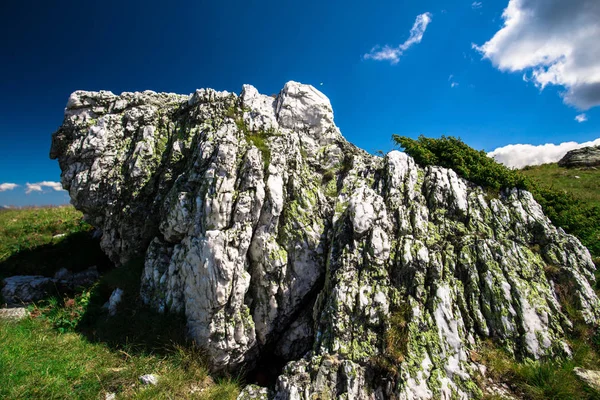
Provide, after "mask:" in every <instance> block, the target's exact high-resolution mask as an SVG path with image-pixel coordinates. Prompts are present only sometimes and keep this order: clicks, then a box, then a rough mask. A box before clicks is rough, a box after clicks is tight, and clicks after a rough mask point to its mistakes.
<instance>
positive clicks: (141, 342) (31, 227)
mask: <svg viewBox="0 0 600 400" xmlns="http://www.w3.org/2000/svg"><path fill="white" fill-rule="evenodd" d="M91 233H92V227H91V226H90V225H88V224H87V223H85V222H84V221H83V220H82V214H81V213H80V212H78V211H76V210H75V209H74V208H73V207H70V206H69V207H55V208H30V209H19V210H3V211H0V278H2V277H7V276H11V275H27V274H36V275H47V276H51V275H53V274H54V272H55V271H56V270H58V269H59V268H61V267H66V268H67V269H71V270H74V271H75V270H81V269H85V268H88V267H89V266H91V265H96V266H98V268H99V270H101V271H102V272H104V275H103V277H102V278H101V279H100V281H98V282H96V283H95V284H94V285H93V286H92V287H89V288H84V289H83V290H82V291H80V292H79V293H69V294H64V295H63V297H54V298H50V299H47V300H44V301H41V302H39V303H38V304H35V305H31V306H29V309H30V311H31V317H29V318H27V319H25V320H22V321H20V322H14V321H8V320H0V398H1V399H9V400H12V399H14V400H16V399H104V396H105V394H106V393H116V396H117V399H187V398H199V399H223V400H228V399H235V398H236V397H237V395H238V393H239V383H238V381H237V380H236V379H232V378H230V377H223V378H220V379H213V378H211V377H209V376H208V372H207V368H206V365H205V363H204V361H203V360H204V357H203V356H202V354H201V353H200V351H199V350H198V349H197V348H195V346H194V345H193V344H192V343H190V342H189V341H188V340H187V338H186V335H185V333H186V327H185V321H184V318H183V317H182V316H177V315H161V314H158V313H156V312H154V311H153V310H150V309H148V308H147V307H144V306H143V304H142V303H141V300H140V298H139V280H140V274H141V268H142V266H143V264H142V263H141V260H136V261H135V262H132V263H131V264H130V265H127V266H125V267H123V268H114V267H112V265H111V263H110V261H109V260H108V259H107V258H106V256H105V255H104V254H103V253H102V251H101V250H100V247H99V243H98V240H97V239H94V238H93V237H92V234H91ZM61 234H64V236H60V237H56V235H61ZM117 286H118V287H120V288H122V289H123V290H125V297H124V300H123V301H122V303H121V305H120V307H119V312H118V314H117V315H116V316H114V317H108V316H107V315H106V312H105V311H103V309H102V305H103V304H104V303H105V302H106V301H107V300H108V297H109V296H110V293H111V292H112V290H113V289H114V288H116V287H117ZM150 373H152V374H156V375H158V376H159V382H158V385H156V386H148V387H145V386H143V385H142V384H141V383H140V382H139V376H140V375H143V374H150Z"/></svg>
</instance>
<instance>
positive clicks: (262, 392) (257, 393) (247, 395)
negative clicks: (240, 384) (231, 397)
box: [237, 385, 270, 400]
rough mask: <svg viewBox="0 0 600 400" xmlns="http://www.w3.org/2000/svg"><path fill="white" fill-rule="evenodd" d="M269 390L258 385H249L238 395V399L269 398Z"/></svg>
mask: <svg viewBox="0 0 600 400" xmlns="http://www.w3.org/2000/svg"><path fill="white" fill-rule="evenodd" d="M269 396H270V393H269V390H268V389H267V388H265V387H260V386H257V385H247V386H246V387H245V388H244V389H243V390H242V392H241V393H240V394H239V396H238V397H237V400H269Z"/></svg>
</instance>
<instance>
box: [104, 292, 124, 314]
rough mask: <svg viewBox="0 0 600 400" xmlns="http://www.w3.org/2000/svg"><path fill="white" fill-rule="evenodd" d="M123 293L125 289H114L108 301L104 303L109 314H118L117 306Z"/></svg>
mask: <svg viewBox="0 0 600 400" xmlns="http://www.w3.org/2000/svg"><path fill="white" fill-rule="evenodd" d="M123 294H124V292H123V289H119V288H117V289H115V290H113V292H112V293H111V294H110V297H109V299H108V301H107V302H106V304H105V305H104V307H105V308H106V309H107V310H108V315H110V316H114V315H116V314H117V307H118V306H119V303H121V300H122V299H123Z"/></svg>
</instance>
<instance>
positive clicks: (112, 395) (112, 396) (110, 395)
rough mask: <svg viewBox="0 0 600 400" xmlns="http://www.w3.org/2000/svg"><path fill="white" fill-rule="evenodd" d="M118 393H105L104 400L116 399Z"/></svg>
mask: <svg viewBox="0 0 600 400" xmlns="http://www.w3.org/2000/svg"><path fill="white" fill-rule="evenodd" d="M116 398H117V395H116V394H115V393H110V392H109V393H106V394H105V395H104V400H116Z"/></svg>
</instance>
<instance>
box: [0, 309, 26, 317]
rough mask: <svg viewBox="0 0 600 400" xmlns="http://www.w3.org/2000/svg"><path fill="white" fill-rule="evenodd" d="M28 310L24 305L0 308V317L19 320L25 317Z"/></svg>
mask: <svg viewBox="0 0 600 400" xmlns="http://www.w3.org/2000/svg"><path fill="white" fill-rule="evenodd" d="M28 315H29V311H27V308H25V307H8V308H0V319H14V320H20V319H23V318H27V316H28Z"/></svg>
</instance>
